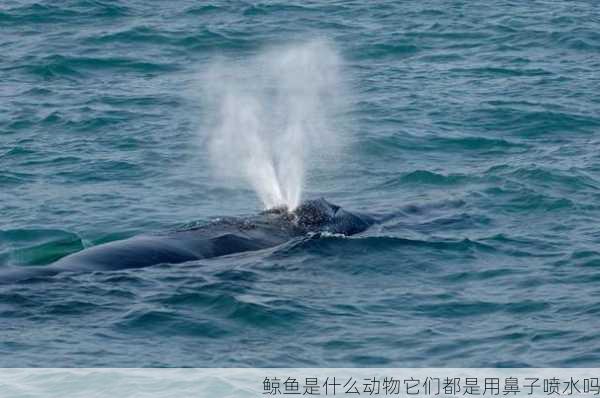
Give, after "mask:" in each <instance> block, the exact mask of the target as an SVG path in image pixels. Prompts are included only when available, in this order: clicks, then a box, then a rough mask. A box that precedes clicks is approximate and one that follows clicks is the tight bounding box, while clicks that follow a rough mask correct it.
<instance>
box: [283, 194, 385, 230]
mask: <svg viewBox="0 0 600 398" xmlns="http://www.w3.org/2000/svg"><path fill="white" fill-rule="evenodd" d="M291 214H292V215H293V220H294V223H295V224H296V225H297V226H298V227H300V228H302V229H304V230H306V231H307V232H330V233H336V234H344V235H354V234H357V233H359V232H363V231H364V230H366V229H367V228H369V227H370V226H371V225H373V223H374V220H373V219H372V218H371V217H368V216H365V215H358V214H353V213H350V212H348V211H346V210H344V209H342V208H341V207H340V206H337V205H334V204H333V203H330V202H328V201H326V200H325V199H323V198H320V199H312V200H306V201H304V202H302V203H301V204H300V205H299V206H298V207H297V208H296V209H295V210H294V211H292V213H291Z"/></svg>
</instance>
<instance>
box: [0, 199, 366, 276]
mask: <svg viewBox="0 0 600 398" xmlns="http://www.w3.org/2000/svg"><path fill="white" fill-rule="evenodd" d="M373 222H374V220H373V219H372V218H370V217H368V216H365V215H358V214H353V213H350V212H347V211H345V210H343V209H342V208H340V207H339V206H336V205H334V204H331V203H329V202H328V201H326V200H325V199H316V200H307V201H305V202H303V203H302V204H301V205H300V206H298V207H297V208H296V209H295V210H294V211H292V212H288V211H287V210H286V209H285V208H275V209H271V210H267V211H264V212H262V213H260V214H258V215H256V216H252V217H247V218H222V219H219V220H218V221H214V222H212V223H209V224H208V225H204V226H201V227H197V228H191V229H185V230H177V231H170V232H165V233H161V234H152V235H139V236H134V237H132V238H129V239H125V240H120V241H114V242H110V243H106V244H102V245H98V246H94V247H91V248H88V249H84V250H82V251H80V252H77V253H74V254H71V255H68V256H66V257H63V258H62V259H60V260H58V261H56V262H55V263H53V264H51V265H49V266H43V267H19V269H12V270H9V271H8V272H5V273H3V274H0V282H4V283H6V282H9V283H10V282H16V281H20V280H24V279H29V278H33V277H37V276H48V275H54V274H57V273H60V272H68V271H71V272H79V271H109V270H121V269H128V268H141V267H148V266H151V265H156V264H162V263H171V264H176V263H183V262H186V261H191V260H199V259H206V258H212V257H218V256H224V255H228V254H234V253H241V252H246V251H252V250H261V249H266V248H269V247H275V246H278V245H280V244H282V243H285V242H287V241H289V240H290V239H292V238H294V237H297V236H302V235H306V234H308V233H311V232H315V233H318V232H329V233H339V234H344V235H353V234H356V233H359V232H362V231H364V230H366V229H367V228H369V226H371V225H372V224H373ZM14 268H16V267H14Z"/></svg>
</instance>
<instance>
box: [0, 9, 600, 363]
mask: <svg viewBox="0 0 600 398" xmlns="http://www.w3.org/2000/svg"><path fill="white" fill-rule="evenodd" d="M598 32H600V17H599V14H598V8H597V4H595V3H594V2H591V1H575V2H559V1H528V2H516V1H515V2H513V1H499V0H498V1H491V2H486V3H485V4H475V3H472V2H463V1H446V2H438V1H422V2H396V1H380V2H342V1H319V2H305V1H301V2H300V1H298V2H271V1H270V2H258V1H255V2H251V1H222V2H219V1H214V2H192V1H180V2H145V1H137V0H120V1H114V2H112V1H111V2H109V1H86V0H69V1H64V2H54V1H49V0H48V1H38V2H34V1H24V0H17V1H10V0H9V1H4V2H2V4H1V5H0V53H1V54H2V57H1V58H0V96H1V100H0V217H1V218H0V267H9V266H22V267H30V266H40V265H41V266H43V265H44V264H48V263H50V262H52V261H53V260H55V259H57V258H59V257H61V256H63V255H66V254H68V253H71V252H73V251H77V250H80V249H81V248H82V247H86V246H89V245H92V244H97V243H101V242H104V241H109V240H113V239H119V238H124V237H128V236H131V235H133V234H136V233H142V232H149V231H154V230H161V229H167V228H171V227H173V226H177V225H181V224H185V223H188V222H192V221H195V220H201V221H202V220H209V219H211V218H213V217H215V216H219V215H244V214H252V213H255V212H257V211H258V210H260V207H261V205H260V202H259V200H258V199H257V197H256V195H255V193H254V192H253V191H252V190H251V189H249V188H248V187H247V186H246V187H243V186H242V187H240V185H239V184H237V185H233V184H230V183H229V182H228V181H225V180H220V179H216V178H214V177H213V172H212V169H211V167H210V165H209V164H208V162H207V160H206V159H207V153H206V145H205V144H206V140H205V138H206V135H205V131H204V127H203V126H204V123H203V120H205V118H206V117H208V115H207V114H208V110H207V109H206V108H205V107H203V105H202V104H203V101H201V100H200V98H199V97H200V96H199V95H198V93H199V92H200V91H201V90H202V84H203V82H204V80H203V79H202V78H201V77H200V76H201V75H202V73H203V72H204V71H205V69H206V68H207V67H208V65H210V64H211V63H213V62H214V60H215V59H217V58H220V59H225V60H226V62H229V63H238V62H239V63H240V64H243V62H244V60H246V59H248V58H251V57H253V56H255V55H256V54H258V53H260V52H261V51H263V49H264V48H265V47H269V46H277V45H279V46H288V45H291V43H296V42H303V41H306V40H313V39H315V38H316V39H320V38H325V39H326V40H329V41H330V42H331V43H334V44H333V45H334V46H335V48H336V49H337V51H338V52H339V54H340V57H341V59H342V60H343V65H342V71H341V72H340V73H341V80H343V84H344V87H345V88H346V91H345V93H344V96H345V98H347V99H348V102H349V108H348V109H349V110H348V111H346V112H345V113H343V114H338V115H336V116H335V117H336V118H337V119H336V121H335V123H336V124H337V125H338V126H341V127H343V128H341V130H342V135H343V139H344V140H345V141H346V144H345V147H344V151H343V152H342V154H341V155H338V158H337V163H336V165H335V166H333V165H332V164H330V163H328V164H327V166H323V165H320V164H319V163H318V162H316V163H314V164H312V165H311V166H312V167H311V168H310V169H309V174H308V176H307V181H306V184H305V186H306V190H305V192H304V194H303V195H304V197H317V196H325V197H326V198H328V199H329V200H330V201H333V202H336V203H339V204H341V205H343V206H345V207H347V208H349V209H355V210H361V211H366V212H369V213H371V214H374V215H378V216H381V217H383V218H385V220H386V221H385V222H384V223H382V224H380V225H378V226H376V227H375V228H373V229H371V230H370V231H368V232H367V233H365V234H363V235H361V236H356V237H352V238H343V237H325V238H321V239H313V240H299V241H294V242H290V243H289V244H287V245H284V246H282V247H278V248H275V249H272V250H267V251H263V252H258V253H251V254H243V255H239V256H232V257H229V258H221V259H214V260H207V261H201V262H197V263H187V264H184V265H178V266H172V265H160V266H156V267H152V268H148V269H141V270H129V271H121V272H103V273H102V272H99V273H84V274H82V273H80V274H62V275H58V276H55V277H51V278H40V279H36V280H32V281H29V282H27V283H20V284H13V285H0V353H1V355H0V358H1V359H0V365H2V366H50V367H51V366H598V364H599V363H600V336H599V335H598V332H597V330H598V327H599V326H600V322H599V321H598V314H599V313H600V288H599V287H598V286H599V285H600V222H599V221H600V204H599V203H600V155H599V151H598V148H599V147H600V114H599V110H600V94H599V93H600V81H599V79H600V76H599V75H598V71H599V70H600V34H599V33H598ZM340 95H341V94H340Z"/></svg>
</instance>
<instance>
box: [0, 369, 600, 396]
mask: <svg viewBox="0 0 600 398" xmlns="http://www.w3.org/2000/svg"><path fill="white" fill-rule="evenodd" d="M599 378H600V368H587V369H582V368H579V369H577V368H524V369H517V368H512V369H510V368H507V369H494V368H460V369H455V368H448V369H445V368H360V369H359V368H339V369H338V368H321V369H320V368H300V369H296V368H247V369H246V368H241V369H240V368H197V369H192V368H190V369H149V368H139V369H108V368H96V369H85V368H83V369H70V368H69V369H61V368H57V369H47V368H28V369H10V368H5V369H0V397H1V398H12V397H19V398H25V397H28V398H29V397H31V398H33V397H44V398H51V397H57V398H58V397H60V398H69V397H81V398H94V397H97V398H104V397H106V398H125V397H152V398H154V397H161V398H162V397H173V398H194V397H210V398H220V397H236V398H240V397H255V398H256V397H294V396H296V397H303V398H310V397H407V398H410V397H532V396H535V397H574V396H577V397H581V396H586V397H592V396H600V384H599Z"/></svg>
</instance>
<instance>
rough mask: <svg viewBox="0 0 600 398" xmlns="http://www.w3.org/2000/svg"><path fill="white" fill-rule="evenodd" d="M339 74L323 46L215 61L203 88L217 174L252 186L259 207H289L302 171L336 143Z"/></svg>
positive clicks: (336, 62) (294, 203) (312, 43)
mask: <svg viewBox="0 0 600 398" xmlns="http://www.w3.org/2000/svg"><path fill="white" fill-rule="evenodd" d="M339 74H340V58H339V56H338V54H337V52H336V51H335V49H334V48H333V46H332V45H331V44H330V43H328V42H326V41H323V40H315V41H310V42H306V43H300V44H297V45H290V46H286V47H277V48H272V49H270V50H266V51H264V52H262V53H260V54H258V55H257V56H255V57H252V58H251V59H246V60H244V61H239V60H238V61H237V62H236V61H235V60H220V61H215V62H214V63H213V65H212V67H211V68H210V70H209V71H208V73H206V74H205V75H204V79H203V83H204V84H203V88H204V89H205V90H204V96H205V99H206V100H207V103H206V105H207V107H208V109H211V110H214V113H213V114H212V116H214V117H211V118H209V119H211V120H210V121H209V125H208V126H207V128H206V129H205V131H207V132H208V134H209V136H208V143H209V150H210V155H211V159H212V163H213V165H214V166H215V170H216V172H217V175H218V176H219V177H220V178H223V177H226V178H230V179H241V180H243V181H246V182H247V183H249V184H251V186H252V187H253V189H254V190H255V191H256V193H257V195H258V196H259V198H260V199H261V201H262V202H263V204H264V206H265V208H272V207H275V206H287V208H288V209H294V208H296V206H298V204H299V203H300V200H301V196H302V189H303V185H304V180H305V175H306V171H307V165H308V164H310V163H311V159H314V158H316V157H322V156H323V155H324V154H327V155H330V154H331V152H333V151H334V146H335V145H336V142H337V141H338V139H337V137H336V135H337V134H336V133H335V128H333V123H331V120H332V119H333V118H332V115H334V114H336V112H338V111H339V110H340V109H339V108H340V105H341V104H342V101H340V99H341V95H342V93H343V92H344V90H342V89H341V87H340V81H339Z"/></svg>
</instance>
